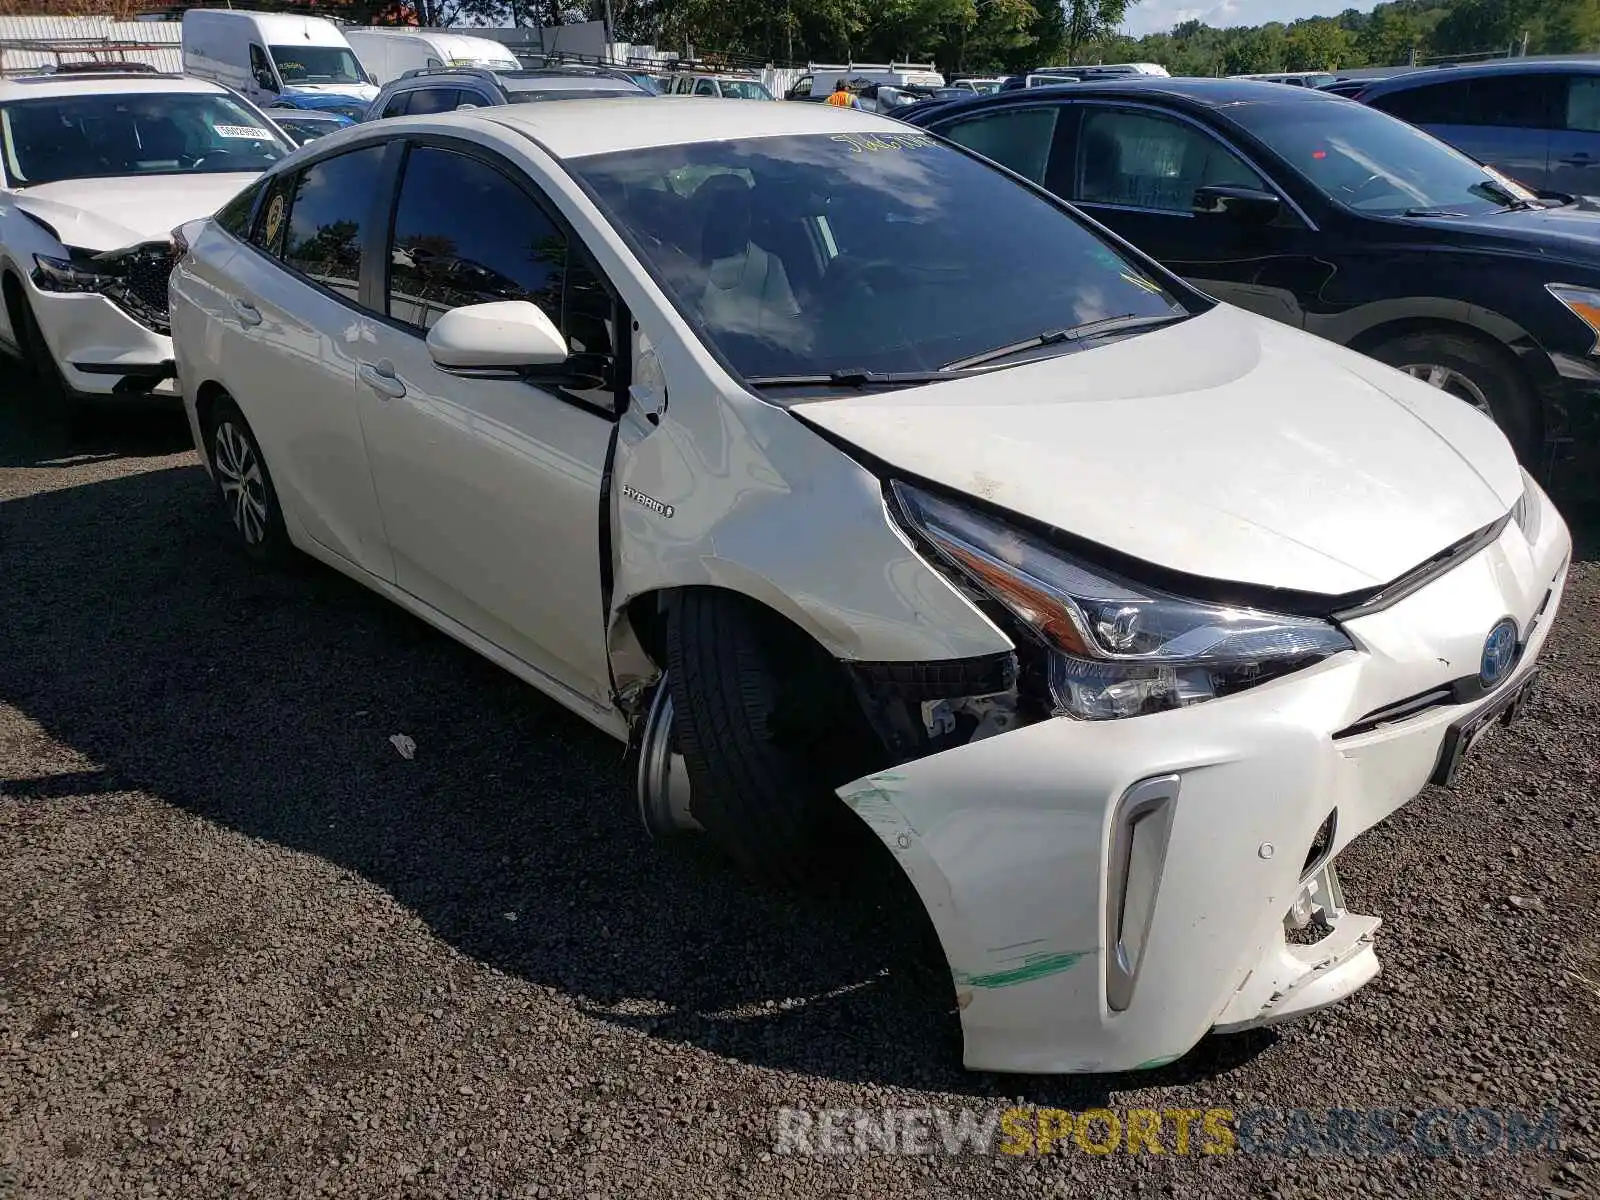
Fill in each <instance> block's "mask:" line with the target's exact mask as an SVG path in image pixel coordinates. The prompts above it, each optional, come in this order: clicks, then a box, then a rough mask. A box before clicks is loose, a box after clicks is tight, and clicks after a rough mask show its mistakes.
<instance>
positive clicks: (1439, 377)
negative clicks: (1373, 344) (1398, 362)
mask: <svg viewBox="0 0 1600 1200" xmlns="http://www.w3.org/2000/svg"><path fill="white" fill-rule="evenodd" d="M1400 369H1401V370H1402V371H1404V372H1405V373H1406V374H1407V375H1409V376H1411V377H1412V378H1413V379H1420V380H1422V382H1423V383H1425V384H1427V385H1428V386H1429V387H1436V388H1438V389H1439V390H1440V391H1441V392H1449V393H1450V394H1451V395H1452V396H1454V397H1456V398H1457V399H1458V400H1465V401H1466V402H1467V403H1468V404H1470V405H1472V407H1473V408H1475V409H1477V410H1478V411H1479V412H1481V413H1482V414H1483V415H1484V416H1486V417H1489V418H1490V419H1493V417H1494V409H1492V408H1491V407H1490V406H1489V397H1487V396H1485V395H1484V394H1483V389H1482V388H1481V387H1479V386H1478V385H1477V384H1476V383H1475V382H1473V381H1472V380H1471V379H1469V378H1468V377H1467V376H1465V375H1463V374H1462V373H1461V372H1460V371H1457V370H1456V369H1455V368H1454V367H1446V366H1443V365H1441V364H1439V363H1407V364H1406V365H1405V366H1403V367H1401V368H1400Z"/></svg>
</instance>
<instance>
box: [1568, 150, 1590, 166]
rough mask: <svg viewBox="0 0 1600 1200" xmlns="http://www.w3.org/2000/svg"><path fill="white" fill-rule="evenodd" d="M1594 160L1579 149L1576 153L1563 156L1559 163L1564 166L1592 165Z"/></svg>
mask: <svg viewBox="0 0 1600 1200" xmlns="http://www.w3.org/2000/svg"><path fill="white" fill-rule="evenodd" d="M1594 161H1595V160H1594V159H1592V158H1590V157H1589V155H1588V154H1587V153H1585V152H1584V151H1582V150H1579V151H1578V152H1577V153H1576V154H1573V155H1570V156H1568V157H1567V158H1563V159H1562V160H1561V165H1562V166H1564V167H1590V166H1593V165H1594Z"/></svg>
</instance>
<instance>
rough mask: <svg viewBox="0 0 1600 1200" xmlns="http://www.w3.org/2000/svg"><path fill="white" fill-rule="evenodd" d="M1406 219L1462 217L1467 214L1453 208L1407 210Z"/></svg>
mask: <svg viewBox="0 0 1600 1200" xmlns="http://www.w3.org/2000/svg"><path fill="white" fill-rule="evenodd" d="M1405 215H1406V216H1408V217H1464V216H1466V215H1467V214H1466V213H1464V212H1461V211H1459V210H1458V209H1454V208H1408V209H1406V212H1405Z"/></svg>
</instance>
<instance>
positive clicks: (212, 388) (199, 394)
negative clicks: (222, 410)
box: [194, 379, 228, 453]
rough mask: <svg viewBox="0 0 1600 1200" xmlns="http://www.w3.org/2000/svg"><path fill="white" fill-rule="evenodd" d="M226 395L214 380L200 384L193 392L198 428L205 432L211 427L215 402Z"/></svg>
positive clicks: (225, 391) (223, 389) (224, 389)
mask: <svg viewBox="0 0 1600 1200" xmlns="http://www.w3.org/2000/svg"><path fill="white" fill-rule="evenodd" d="M227 394H228V390H227V389H226V388H225V387H223V386H222V385H221V384H220V383H218V382H216V380H214V379H208V380H206V381H205V382H204V383H202V384H201V385H200V387H199V389H198V390H197V391H196V392H195V397H194V411H195V415H196V416H198V417H199V418H200V428H201V429H202V430H205V429H207V428H209V427H210V425H211V413H212V412H213V410H215V408H216V406H217V401H218V400H220V399H222V398H223V397H224V396H226V395H227ZM208 453H209V451H208Z"/></svg>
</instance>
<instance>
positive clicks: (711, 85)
mask: <svg viewBox="0 0 1600 1200" xmlns="http://www.w3.org/2000/svg"><path fill="white" fill-rule="evenodd" d="M694 94H695V95H696V96H715V95H716V94H717V85H716V83H715V81H713V80H710V79H701V80H698V81H697V82H696V83H695V85H694Z"/></svg>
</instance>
